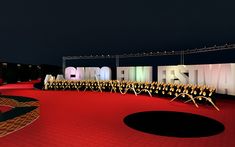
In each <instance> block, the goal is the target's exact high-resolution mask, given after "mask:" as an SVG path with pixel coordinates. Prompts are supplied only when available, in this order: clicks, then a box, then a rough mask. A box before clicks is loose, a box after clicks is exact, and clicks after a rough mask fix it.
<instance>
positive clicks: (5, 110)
mask: <svg viewBox="0 0 235 147" xmlns="http://www.w3.org/2000/svg"><path fill="white" fill-rule="evenodd" d="M11 109H12V107H9V106H0V112H2V113H4V112H7V111H10V110H11Z"/></svg>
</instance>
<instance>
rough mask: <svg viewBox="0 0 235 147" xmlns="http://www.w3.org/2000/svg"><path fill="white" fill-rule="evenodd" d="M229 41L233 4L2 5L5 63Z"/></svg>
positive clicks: (102, 0) (88, 1) (29, 1)
mask: <svg viewBox="0 0 235 147" xmlns="http://www.w3.org/2000/svg"><path fill="white" fill-rule="evenodd" d="M225 43H230V44H232V43H235V1H234V0H213V1H208V0H204V1H189V0H177V1H173V0H172V1H169V0H118V1H112V0H74V1H72V0H63V1H62V0H40V1H34V0H5V1H1V2H0V59H1V60H2V61H5V62H14V63H18V62H19V63H30V64H53V65H61V62H62V56H67V55H91V54H93V55H94V54H123V53H136V52H146V51H147V52H148V51H149V52H150V51H158V50H182V49H193V48H200V47H204V46H214V45H215V44H216V45H224V44H225ZM230 55H231V56H232V54H230ZM222 58H224V59H226V57H225V56H224V57H222Z"/></svg>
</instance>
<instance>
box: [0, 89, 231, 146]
mask: <svg viewBox="0 0 235 147" xmlns="http://www.w3.org/2000/svg"><path fill="white" fill-rule="evenodd" d="M0 92H1V93H2V94H4V95H18V96H26V97H32V98H36V99H38V100H39V101H40V105H41V106H40V111H41V112H40V118H39V119H38V120H36V121H35V122H34V123H32V124H31V125H29V126H27V127H25V128H23V129H21V130H19V131H17V132H14V133H12V134H10V135H8V136H5V137H2V138H0V145H1V146H7V147H30V146H32V147H44V146H48V147H52V146H53V147H54V146H61V147H62V146H63V147H64V146H69V147H71V146H76V147H77V146H92V147H94V146H100V147H104V146H109V147H110V146H112V147H113V146H117V147H123V146H133V147H136V146H161V147H173V146H174V147H175V146H178V147H188V146H190V147H199V146H200V147H202V146H205V147H232V146H235V140H234V138H235V119H234V117H235V107H234V105H235V100H218V102H217V105H218V107H219V108H220V110H221V111H220V112H218V111H216V110H215V109H214V108H213V107H212V106H202V105H200V106H199V108H196V107H194V105H192V104H183V103H181V102H177V101H175V102H172V103H170V102H169V99H164V98H150V97H148V96H140V95H139V96H135V95H131V94H127V95H121V94H115V93H105V92H104V93H98V92H77V91H40V90H33V89H12V88H11V89H0ZM158 110H163V111H165V110H169V111H180V112H190V113H194V114H200V115H203V116H207V117H210V118H213V119H216V120H217V121H220V122H222V123H223V124H224V126H225V131H224V132H222V133H220V134H218V135H215V136H210V137H200V138H176V137H164V136H156V135H151V134H147V133H143V132H139V131H136V130H134V129H131V128H129V127H127V126H126V125H125V124H124V122H123V118H124V117H125V116H127V115H129V114H132V113H135V112H141V111H158ZM172 123H174V122H172Z"/></svg>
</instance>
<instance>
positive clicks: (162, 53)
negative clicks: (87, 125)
mask: <svg viewBox="0 0 235 147" xmlns="http://www.w3.org/2000/svg"><path fill="white" fill-rule="evenodd" d="M231 49H235V44H225V45H221V46H216V45H215V46H213V47H204V48H199V49H197V48H196V49H187V50H176V51H174V50H172V51H157V52H144V53H131V54H121V55H89V56H63V60H73V59H105V58H117V57H118V58H132V57H149V56H170V55H182V54H184V55H187V54H197V53H205V52H213V51H222V50H231Z"/></svg>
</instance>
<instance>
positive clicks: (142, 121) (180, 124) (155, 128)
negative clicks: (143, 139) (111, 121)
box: [124, 111, 224, 137]
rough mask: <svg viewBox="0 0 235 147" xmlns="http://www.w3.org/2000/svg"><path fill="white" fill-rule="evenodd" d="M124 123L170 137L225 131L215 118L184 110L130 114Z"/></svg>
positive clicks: (202, 135)
mask: <svg viewBox="0 0 235 147" xmlns="http://www.w3.org/2000/svg"><path fill="white" fill-rule="evenodd" d="M124 123H125V124H126V125H127V126H129V127H130V128H133V129H135V130H138V131H142V132H146V133H150V134H155V135H161V136H170V137H206V136H212V135H216V134H219V133H221V132H223V131H224V125H223V124H222V123H220V122H218V121H216V120H214V119H211V118H208V117H205V116H201V115H197V114H192V113H184V112H174V111H146V112H138V113H134V114H130V115H128V116H126V117H125V118H124Z"/></svg>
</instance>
